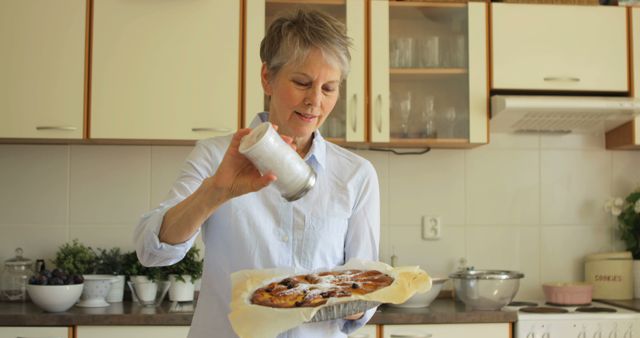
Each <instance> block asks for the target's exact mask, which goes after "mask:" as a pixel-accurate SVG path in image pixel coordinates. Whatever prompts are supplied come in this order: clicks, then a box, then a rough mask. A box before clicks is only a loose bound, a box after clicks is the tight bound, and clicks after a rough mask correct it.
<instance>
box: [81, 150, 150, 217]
mask: <svg viewBox="0 0 640 338" xmlns="http://www.w3.org/2000/svg"><path fill="white" fill-rule="evenodd" d="M150 153H151V152H150V147H148V146H93V145H72V146H71V161H70V167H71V168H70V171H71V174H70V181H69V195H70V216H69V223H70V224H73V225H80V226H89V225H104V224H119V225H134V224H136V223H137V221H138V219H139V217H140V215H142V213H144V212H145V211H147V210H148V209H149V205H150V204H149V200H150V191H151V189H150V182H151V179H150V172H151V165H150V163H151V161H150V157H151V155H150Z"/></svg>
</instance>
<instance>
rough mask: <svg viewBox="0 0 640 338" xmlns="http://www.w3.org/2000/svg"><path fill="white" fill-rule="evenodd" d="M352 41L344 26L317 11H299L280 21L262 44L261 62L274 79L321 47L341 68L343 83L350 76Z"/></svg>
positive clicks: (322, 51)
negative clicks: (288, 65) (312, 50)
mask: <svg viewBox="0 0 640 338" xmlns="http://www.w3.org/2000/svg"><path fill="white" fill-rule="evenodd" d="M350 46H351V39H350V38H349V37H348V36H347V35H346V27H345V26H344V24H343V23H342V22H340V21H338V20H337V19H335V18H334V17H332V16H330V15H328V14H325V13H323V12H321V11H318V10H314V9H298V10H296V11H295V12H292V13H289V14H286V15H283V16H281V17H279V18H278V19H276V20H275V21H274V22H273V23H272V24H271V25H270V26H269V29H268V30H267V34H266V35H265V37H264V39H262V43H261V44H260V59H261V60H262V62H264V63H265V64H266V65H267V72H268V76H269V78H270V80H271V79H272V78H273V77H274V76H275V75H276V74H277V73H278V72H279V71H280V69H281V68H282V67H283V66H284V65H286V64H287V63H294V64H296V63H301V62H302V61H303V60H304V59H305V58H306V56H307V54H308V53H309V51H310V50H311V49H313V48H317V49H319V50H320V52H321V53H322V54H323V55H324V56H325V57H327V58H328V61H329V62H332V63H334V64H335V66H337V67H338V68H339V69H340V73H341V74H340V80H344V79H345V78H346V77H347V75H348V74H349V62H350V61H351V54H350V53H349V47H350Z"/></svg>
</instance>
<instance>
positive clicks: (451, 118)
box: [444, 106, 456, 138]
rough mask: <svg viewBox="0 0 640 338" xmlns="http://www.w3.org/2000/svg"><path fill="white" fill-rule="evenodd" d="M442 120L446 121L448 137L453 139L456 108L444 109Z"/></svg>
mask: <svg viewBox="0 0 640 338" xmlns="http://www.w3.org/2000/svg"><path fill="white" fill-rule="evenodd" d="M444 119H445V120H446V121H447V126H448V128H449V134H448V137H450V138H453V137H454V136H455V135H454V128H455V126H456V108H455V107H453V106H451V107H448V108H447V109H445V111H444Z"/></svg>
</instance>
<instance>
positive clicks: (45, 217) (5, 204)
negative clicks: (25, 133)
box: [0, 145, 69, 225]
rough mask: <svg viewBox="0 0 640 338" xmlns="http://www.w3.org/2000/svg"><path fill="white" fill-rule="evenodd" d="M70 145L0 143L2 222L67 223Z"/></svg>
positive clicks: (0, 203) (0, 212) (0, 211)
mask: <svg viewBox="0 0 640 338" xmlns="http://www.w3.org/2000/svg"><path fill="white" fill-rule="evenodd" d="M68 152H69V149H68V147H66V146H58V145H50V146H34V145H0V225H2V224H43V225H50V224H66V223H67V221H68V216H67V212H68V191H69V177H68V176H69V163H68V162H69V156H68Z"/></svg>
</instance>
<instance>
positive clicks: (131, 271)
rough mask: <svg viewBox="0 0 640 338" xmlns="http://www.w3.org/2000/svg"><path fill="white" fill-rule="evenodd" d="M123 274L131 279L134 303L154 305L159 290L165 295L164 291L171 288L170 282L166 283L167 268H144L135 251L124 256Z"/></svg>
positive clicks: (130, 284) (130, 285)
mask: <svg viewBox="0 0 640 338" xmlns="http://www.w3.org/2000/svg"><path fill="white" fill-rule="evenodd" d="M123 272H124V274H125V275H127V276H128V277H129V282H128V283H129V288H130V289H131V293H132V294H133V299H134V301H141V302H142V303H144V304H154V303H155V302H156V297H157V295H158V288H160V290H161V291H163V292H161V294H164V290H166V289H167V288H168V287H169V285H168V282H164V280H165V279H166V268H160V267H146V266H143V265H142V264H141V263H140V261H139V260H138V255H137V254H136V252H135V251H131V252H128V253H126V254H124V256H123ZM161 300H162V299H160V300H159V301H161Z"/></svg>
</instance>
